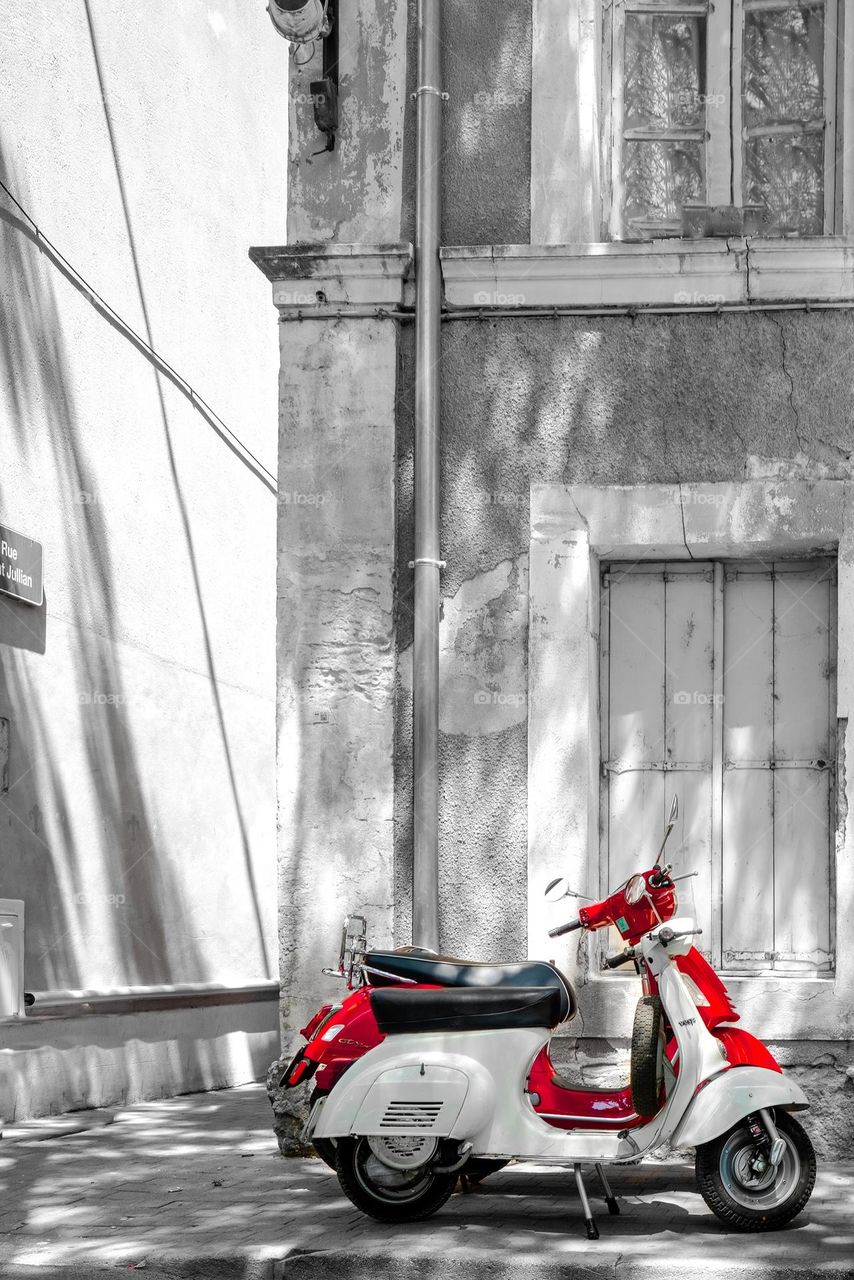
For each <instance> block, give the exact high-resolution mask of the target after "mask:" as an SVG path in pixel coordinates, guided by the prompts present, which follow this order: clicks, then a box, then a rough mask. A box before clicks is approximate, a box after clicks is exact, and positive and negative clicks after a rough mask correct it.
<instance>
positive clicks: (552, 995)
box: [371, 987, 561, 1035]
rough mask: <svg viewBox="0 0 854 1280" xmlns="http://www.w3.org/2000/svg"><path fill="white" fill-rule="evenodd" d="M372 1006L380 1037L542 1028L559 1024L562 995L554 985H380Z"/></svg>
mask: <svg viewBox="0 0 854 1280" xmlns="http://www.w3.org/2000/svg"><path fill="white" fill-rule="evenodd" d="M371 1008H372V1009H373V1011H374V1017H375V1018H376V1020H377V1026H378V1027H379V1029H380V1031H382V1032H383V1034H384V1035H410V1034H414V1033H416V1032H424V1031H501V1030H509V1029H511V1028H516V1027H539V1028H542V1029H546V1028H548V1027H556V1026H557V1024H558V1022H559V1021H560V1009H561V993H560V992H559V991H558V990H557V989H556V988H554V987H550V988H549V987H546V988H543V987H470V988H462V989H460V988H454V989H447V988H446V989H444V990H442V989H440V990H438V991H417V990H412V988H410V989H409V990H407V989H406V987H384V988H382V989H380V990H377V991H372V992H371Z"/></svg>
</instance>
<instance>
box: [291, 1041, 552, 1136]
mask: <svg viewBox="0 0 854 1280" xmlns="http://www.w3.org/2000/svg"><path fill="white" fill-rule="evenodd" d="M505 1034H510V1035H515V1036H527V1037H528V1039H530V1038H531V1036H532V1035H533V1036H534V1037H535V1050H536V1048H539V1047H540V1044H541V1041H542V1035H541V1033H540V1032H536V1031H535V1032H533V1033H532V1032H531V1031H530V1030H528V1031H516V1032H510V1033H505ZM494 1037H495V1032H472V1033H466V1032H451V1033H449V1034H446V1033H434V1034H424V1033H421V1034H419V1035H410V1036H388V1037H387V1038H386V1039H385V1040H383V1042H382V1043H381V1044H379V1045H378V1046H377V1047H376V1048H375V1049H372V1050H371V1051H370V1052H369V1053H366V1054H365V1056H364V1057H363V1058H360V1059H359V1060H358V1061H357V1062H354V1063H353V1065H352V1067H350V1068H349V1070H348V1071H347V1072H346V1074H345V1075H343V1076H342V1077H341V1079H340V1080H339V1081H338V1083H337V1084H336V1085H335V1087H334V1088H333V1090H332V1092H331V1093H330V1094H329V1097H328V1098H327V1099H326V1103H325V1105H324V1107H323V1109H322V1111H321V1113H320V1115H319V1117H318V1120H317V1126H316V1128H315V1130H314V1133H313V1135H312V1136H313V1137H316V1138H341V1137H347V1136H349V1135H350V1134H369V1133H370V1134H375V1133H376V1132H377V1128H376V1125H377V1119H376V1117H377V1116H379V1115H383V1116H384V1115H385V1114H386V1111H387V1107H388V1103H389V1102H390V1101H395V1102H398V1103H400V1104H403V1105H407V1104H408V1105H410V1106H411V1107H412V1108H413V1109H414V1110H416V1111H417V1109H418V1108H419V1107H420V1106H422V1105H423V1104H426V1103H430V1102H436V1101H442V1100H444V1101H446V1102H447V1104H448V1105H447V1106H444V1107H442V1108H440V1109H439V1110H438V1111H437V1112H436V1114H435V1115H434V1116H433V1117H432V1119H431V1122H430V1123H429V1124H425V1123H424V1117H423V1116H418V1117H417V1119H416V1121H414V1122H413V1123H412V1124H409V1125H408V1126H407V1125H405V1124H404V1125H403V1127H399V1126H396V1127H395V1129H394V1132H396V1133H403V1134H431V1135H433V1136H436V1137H450V1136H452V1134H455V1133H456V1131H457V1130H458V1129H461V1128H462V1129H465V1132H466V1136H470V1134H471V1133H473V1132H477V1131H479V1130H480V1129H482V1128H483V1127H484V1126H485V1125H486V1124H487V1123H488V1121H489V1117H490V1112H491V1109H492V1107H494V1105H495V1088H494V1084H493V1082H492V1077H491V1075H490V1073H489V1071H488V1070H487V1069H486V1068H485V1067H484V1066H483V1065H482V1063H481V1061H479V1058H480V1056H481V1054H482V1053H488V1052H489V1051H490V1046H494ZM472 1041H474V1042H476V1043H475V1050H476V1051H475V1054H474V1055H472V1053H471V1052H470V1050H471V1047H472V1043H471V1042H472ZM535 1050H534V1051H535ZM523 1052H525V1053H527V1052H528V1045H527V1044H525V1045H524V1046H523ZM460 1080H463V1081H465V1089H464V1091H462V1096H460V1095H461V1089H460V1083H459V1082H460ZM390 1086H393V1088H391V1087H390ZM392 1094H393V1095H394V1096H393V1098H392V1097H391V1095H392ZM379 1131H380V1132H386V1129H385V1128H380V1130H379Z"/></svg>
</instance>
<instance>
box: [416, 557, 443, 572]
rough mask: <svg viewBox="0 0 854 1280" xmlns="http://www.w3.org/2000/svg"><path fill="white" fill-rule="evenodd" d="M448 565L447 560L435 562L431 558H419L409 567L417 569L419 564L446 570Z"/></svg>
mask: <svg viewBox="0 0 854 1280" xmlns="http://www.w3.org/2000/svg"><path fill="white" fill-rule="evenodd" d="M447 563H448V562H447V560H433V559H431V558H430V557H429V556H419V557H418V559H417V560H410V561H409V567H410V569H415V568H416V567H417V566H418V565H419V564H431V565H433V567H434V568H435V569H444V568H445V566H446V565H447Z"/></svg>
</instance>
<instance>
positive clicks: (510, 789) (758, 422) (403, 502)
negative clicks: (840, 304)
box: [395, 312, 854, 1146]
mask: <svg viewBox="0 0 854 1280" xmlns="http://www.w3.org/2000/svg"><path fill="white" fill-rule="evenodd" d="M410 344H411V335H406V336H405V338H404V347H403V356H404V369H403V377H402V385H404V386H405V385H408V383H409V382H410V380H411V377H412V361H411V346H410ZM443 350H444V360H443V387H442V413H443V427H442V430H443V438H442V468H443V470H442V494H443V506H442V554H443V556H444V558H445V559H446V560H447V562H448V563H447V568H446V570H445V572H444V574H443V620H442V631H441V685H442V702H443V705H442V714H441V723H440V729H441V737H440V770H441V814H440V823H441V827H440V841H441V871H442V881H441V902H440V910H441V943H442V947H443V949H445V950H446V951H448V952H449V953H451V954H453V953H458V954H470V955H472V956H482V955H486V954H490V955H492V956H494V957H496V958H505V959H518V958H522V957H523V956H524V955H525V952H526V925H525V919H526V894H527V882H526V857H527V803H526V799H527V798H526V779H527V722H526V721H527V706H526V692H527V639H528V637H527V608H528V601H527V571H528V560H527V552H528V539H529V486H530V484H531V483H532V482H558V483H567V484H570V483H572V484H581V483H588V484H597V485H612V484H639V483H645V482H646V483H652V482H665V483H674V482H677V481H680V480H681V481H685V482H687V481H729V480H739V479H745V478H762V477H766V476H767V477H789V478H802V477H830V478H846V477H848V476H850V474H851V457H852V451H854V433H852V413H854V411H852V407H851V405H852V396H851V392H852V383H854V317H852V316H850V315H849V314H848V313H845V312H834V313H829V312H823V313H821V312H819V313H815V312H814V313H811V314H805V313H799V312H778V313H770V314H753V315H743V314H742V315H727V316H720V317H715V316H703V315H691V316H680V317H639V318H637V319H636V320H630V319H625V318H614V319H590V320H586V319H574V318H560V319H554V318H548V319H543V320H542V321H539V320H518V321H516V320H498V321H491V322H489V321H487V322H468V323H458V324H454V325H447V326H445V328H444V330H443ZM398 486H399V494H398V547H399V552H398V575H399V583H400V591H399V597H398V615H397V631H398V652H399V661H398V680H397V732H396V748H395V750H396V799H395V831H396V858H395V880H396V922H395V929H396V936H397V938H398V940H399V941H401V942H406V941H409V919H410V901H409V877H410V875H411V856H412V855H411V793H410V789H409V787H410V783H409V779H410V770H411V756H410V743H411V719H410V716H411V707H410V697H411V695H410V681H411V613H410V607H409V606H410V596H409V591H410V589H411V575H410V574H409V572H408V570H407V568H406V563H407V561H408V560H409V559H410V558H411V555H412V421H411V414H410V412H409V407H408V405H406V404H404V405H402V408H401V414H400V418H399V424H398ZM560 870H561V866H560V851H559V850H556V851H555V874H556V875H557V874H559V872H560ZM576 1029H577V1030H583V1029H581V1028H576ZM802 1048H803V1049H804V1052H805V1054H806V1057H807V1059H808V1061H805V1062H804V1063H803V1065H800V1066H798V1069H797V1070H798V1073H800V1074H802V1075H804V1077H805V1079H806V1077H808V1076H809V1077H810V1079H811V1080H812V1081H813V1082H816V1081H817V1082H818V1084H819V1090H818V1091H819V1093H820V1095H821V1098H822V1101H821V1104H820V1106H819V1107H818V1108H817V1112H816V1122H814V1124H813V1127H814V1129H816V1128H817V1131H818V1132H819V1135H820V1141H821V1142H822V1143H824V1144H825V1146H828V1144H829V1145H831V1146H832V1145H833V1138H832V1131H833V1129H834V1125H835V1126H836V1128H837V1129H839V1126H840V1125H841V1126H842V1129H839V1131H840V1132H842V1130H844V1131H845V1132H847V1131H848V1130H847V1129H846V1128H845V1125H846V1124H847V1123H848V1122H847V1121H843V1119H842V1118H841V1108H842V1107H843V1103H844V1104H845V1105H848V1107H849V1110H850V1101H851V1093H852V1088H854V1086H852V1083H851V1080H850V1079H849V1078H848V1077H847V1076H846V1075H845V1070H846V1068H847V1066H848V1065H850V1064H851V1063H852V1062H854V1054H852V1053H851V1052H850V1049H851V1046H847V1047H846V1046H844V1045H837V1046H835V1048H834V1050H833V1053H834V1065H830V1064H828V1063H826V1062H823V1061H822V1051H821V1048H820V1047H816V1046H802ZM618 1049H619V1046H613V1045H612V1046H610V1047H609V1048H608V1050H607V1052H605V1051H604V1050H602V1049H601V1046H600V1049H594V1050H593V1051H592V1054H591V1062H592V1064H593V1068H594V1069H595V1067H596V1064H597V1063H598V1062H599V1060H600V1059H602V1058H603V1057H604V1059H605V1060H607V1059H608V1057H609V1055H613V1054H618ZM790 1057H791V1054H790ZM815 1064H817V1065H815ZM813 1088H815V1083H813ZM848 1127H849V1128H850V1125H849V1126H848ZM827 1134H831V1136H830V1137H828V1136H821V1135H827Z"/></svg>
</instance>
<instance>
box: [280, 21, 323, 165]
mask: <svg viewBox="0 0 854 1280" xmlns="http://www.w3.org/2000/svg"><path fill="white" fill-rule="evenodd" d="M337 7H338V5H337V0H269V2H268V4H267V12H268V13H269V15H270V18H271V20H272V23H273V26H274V27H275V28H276V30H277V31H278V33H279V35H280V36H284V38H285V39H286V40H289V41H290V42H291V44H292V45H294V46H298V45H312V46H313V45H315V44H316V43H317V41H318V40H319V41H321V43H322V48H323V69H322V71H321V79H319V80H312V81H311V82H310V84H309V91H310V93H311V103H312V106H313V108H314V123H315V125H316V126H317V129H318V131H319V132H320V133H322V134H323V136H324V137H325V139H326V145H325V146H324V147H322V148H321V149H320V151H315V152H314V155H323V154H324V153H325V152H327V151H334V150H335V135H336V133H337V132H338V21H337V18H338V15H337V12H336V10H337ZM292 53H293V54H296V48H294V49H292ZM313 57H314V49H313V48H311V49H309V51H308V56H307V57H305V58H304V60H303V61H302V62H300V61H298V60H297V59H296V57H295V58H294V65H295V66H296V67H297V68H300V67H302V66H304V65H305V64H306V63H308V62H311V61H312V59H313Z"/></svg>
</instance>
